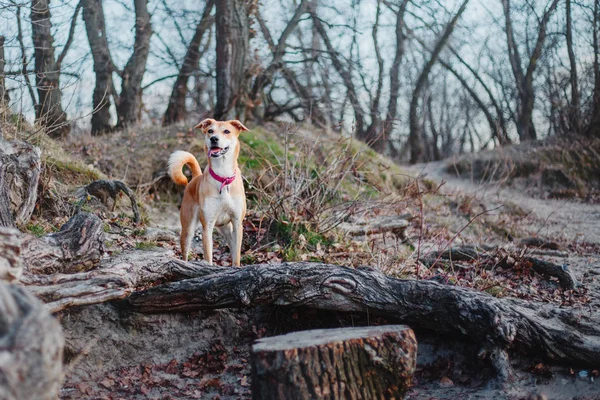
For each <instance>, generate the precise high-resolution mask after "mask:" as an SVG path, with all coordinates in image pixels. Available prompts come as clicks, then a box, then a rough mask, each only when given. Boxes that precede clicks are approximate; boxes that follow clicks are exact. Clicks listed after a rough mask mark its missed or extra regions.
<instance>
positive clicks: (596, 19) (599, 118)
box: [586, 0, 600, 137]
mask: <svg viewBox="0 0 600 400" xmlns="http://www.w3.org/2000/svg"><path fill="white" fill-rule="evenodd" d="M599 28H600V0H594V9H593V16H592V49H593V52H594V60H593V63H592V70H593V74H594V89H593V94H592V107H591V113H590V114H591V117H590V122H589V123H588V126H587V129H586V134H587V135H588V136H596V137H600V39H599V38H598V30H599Z"/></svg>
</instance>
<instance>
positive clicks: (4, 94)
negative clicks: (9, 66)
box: [0, 36, 10, 107]
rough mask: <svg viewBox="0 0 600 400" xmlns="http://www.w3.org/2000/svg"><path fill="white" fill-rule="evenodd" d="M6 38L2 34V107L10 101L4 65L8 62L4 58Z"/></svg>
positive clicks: (0, 55)
mask: <svg viewBox="0 0 600 400" xmlns="http://www.w3.org/2000/svg"><path fill="white" fill-rule="evenodd" d="M4 40H5V38H4V36H0V106H2V107H4V106H5V105H6V104H8V103H9V102H10V98H9V97H8V90H7V89H6V80H5V75H4V74H5V71H4V65H5V64H6V59H5V58H4Z"/></svg>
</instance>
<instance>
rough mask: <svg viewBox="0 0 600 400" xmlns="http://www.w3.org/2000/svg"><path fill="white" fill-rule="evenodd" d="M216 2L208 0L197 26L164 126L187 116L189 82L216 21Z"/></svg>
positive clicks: (166, 113) (176, 82)
mask: <svg viewBox="0 0 600 400" xmlns="http://www.w3.org/2000/svg"><path fill="white" fill-rule="evenodd" d="M214 4H215V2H214V0H208V1H207V2H206V6H205V7H204V12H203V13H202V18H201V19H200V22H198V25H197V26H196V32H195V33H194V36H193V37H192V40H191V41H190V44H189V46H188V48H187V51H186V53H185V57H184V59H183V64H182V66H181V69H180V70H179V74H178V75H177V79H176V80H175V84H174V85H173V91H172V92H171V97H170V98H169V105H168V106H167V110H166V111H165V114H164V116H163V126H167V125H170V124H174V123H176V122H179V121H183V120H184V119H185V118H186V116H187V111H186V106H185V100H186V98H187V94H188V86H187V85H188V80H189V78H190V76H191V75H192V73H193V72H194V71H195V70H196V69H197V68H198V62H199V61H200V57H201V56H202V53H201V52H200V44H201V43H202V39H203V38H204V34H205V33H206V32H207V31H208V30H209V29H210V27H211V26H212V24H213V22H214V20H213V17H211V15H210V13H211V11H212V9H213V7H214Z"/></svg>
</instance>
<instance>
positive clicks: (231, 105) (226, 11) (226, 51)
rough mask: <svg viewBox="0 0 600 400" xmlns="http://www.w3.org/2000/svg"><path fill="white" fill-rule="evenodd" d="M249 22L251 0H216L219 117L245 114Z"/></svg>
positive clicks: (224, 117)
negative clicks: (249, 1)
mask: <svg viewBox="0 0 600 400" xmlns="http://www.w3.org/2000/svg"><path fill="white" fill-rule="evenodd" d="M249 26H250V19H249V4H248V1H247V0H220V1H217V2H216V32H217V65H216V72H217V81H216V85H217V104H216V107H215V118H217V119H232V118H236V117H240V116H241V115H242V114H243V109H244V99H243V97H244V93H245V81H246V79H245V78H246V76H245V75H246V61H247V60H246V55H247V54H248V40H249Z"/></svg>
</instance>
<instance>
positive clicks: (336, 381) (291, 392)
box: [252, 325, 417, 400]
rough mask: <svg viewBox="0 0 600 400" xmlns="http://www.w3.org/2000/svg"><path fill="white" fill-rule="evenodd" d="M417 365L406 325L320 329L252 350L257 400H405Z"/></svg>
mask: <svg viewBox="0 0 600 400" xmlns="http://www.w3.org/2000/svg"><path fill="white" fill-rule="evenodd" d="M416 360H417V341H416V339H415V335H414V333H413V331H412V329H410V328H409V327H408V326H405V325H388V326H375V327H359V328H340V329H317V330H311V331H303V332H294V333H290V334H287V335H283V336H274V337H270V338H264V339H260V340H258V341H257V342H256V344H255V345H254V346H253V347H252V398H253V399H257V400H258V399H402V398H403V397H404V394H405V393H406V391H407V390H408V388H409V387H410V384H411V381H412V376H413V373H414V371H415V366H416Z"/></svg>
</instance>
